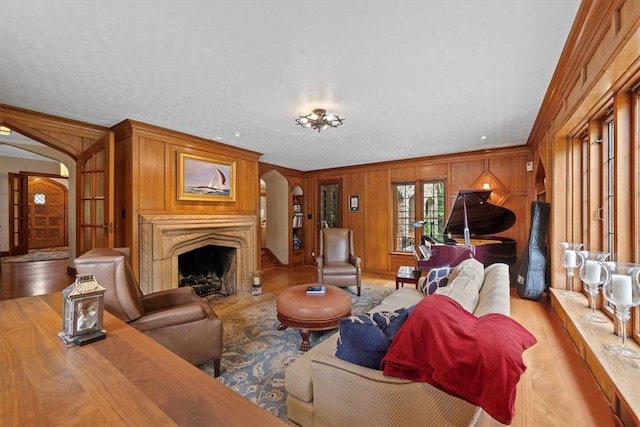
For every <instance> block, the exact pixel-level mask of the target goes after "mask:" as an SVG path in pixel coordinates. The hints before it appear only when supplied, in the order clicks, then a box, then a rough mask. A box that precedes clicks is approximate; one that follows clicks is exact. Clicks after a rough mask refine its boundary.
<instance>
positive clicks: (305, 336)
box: [300, 329, 311, 351]
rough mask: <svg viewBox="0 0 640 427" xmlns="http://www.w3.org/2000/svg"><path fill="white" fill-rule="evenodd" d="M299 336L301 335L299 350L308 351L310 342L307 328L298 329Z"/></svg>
mask: <svg viewBox="0 0 640 427" xmlns="http://www.w3.org/2000/svg"><path fill="white" fill-rule="evenodd" d="M300 336H301V337H302V343H301V344H300V351H309V349H310V348H311V343H310V342H309V330H308V329H300Z"/></svg>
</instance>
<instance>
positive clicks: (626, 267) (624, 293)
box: [602, 262, 640, 359]
mask: <svg viewBox="0 0 640 427" xmlns="http://www.w3.org/2000/svg"><path fill="white" fill-rule="evenodd" d="M607 265H608V268H609V269H610V270H611V278H610V280H609V281H608V282H607V283H605V285H604V286H603V288H602V294H603V295H604V297H605V298H606V300H607V301H609V302H611V303H612V304H614V305H615V306H616V311H615V313H616V317H617V318H618V319H619V320H620V326H621V331H620V332H621V334H622V344H619V345H618V344H616V345H613V344H609V345H605V348H606V349H607V350H608V351H610V352H611V353H614V354H617V355H619V356H624V357H629V358H632V359H640V353H638V352H637V351H634V350H632V349H630V348H629V347H627V321H628V320H629V318H630V317H631V315H630V313H629V312H630V310H631V308H632V307H635V306H636V305H638V304H640V265H638V264H630V263H623V262H612V263H607Z"/></svg>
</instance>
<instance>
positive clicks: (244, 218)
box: [140, 214, 258, 294]
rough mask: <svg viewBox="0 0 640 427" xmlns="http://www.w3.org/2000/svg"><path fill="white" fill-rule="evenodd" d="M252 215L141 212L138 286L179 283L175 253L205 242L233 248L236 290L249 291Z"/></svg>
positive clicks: (253, 266) (253, 256)
mask: <svg viewBox="0 0 640 427" xmlns="http://www.w3.org/2000/svg"><path fill="white" fill-rule="evenodd" d="M256 226H257V218H256V216H255V215H171V214H170V215H140V288H141V289H142V292H143V293H144V294H148V293H151V292H157V291H161V290H164V289H172V288H177V287H178V256H179V255H180V254H183V253H185V252H189V251H191V250H193V249H197V248H199V247H202V246H206V245H217V246H227V247H232V248H236V262H237V266H236V267H237V272H238V275H237V281H238V282H237V283H236V291H237V293H248V292H251V289H252V284H253V275H254V273H255V272H256V270H257V266H258V264H257V249H256V239H257V236H256Z"/></svg>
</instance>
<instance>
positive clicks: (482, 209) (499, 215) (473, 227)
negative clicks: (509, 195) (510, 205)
mask: <svg viewBox="0 0 640 427" xmlns="http://www.w3.org/2000/svg"><path fill="white" fill-rule="evenodd" d="M490 194H491V190H459V191H458V194H457V195H456V200H455V202H453V207H452V208H451V212H450V213H449V219H448V220H447V223H446V225H445V228H444V233H445V235H446V234H448V233H451V234H458V235H462V234H464V228H465V221H464V214H465V209H464V207H465V205H466V211H467V220H468V226H469V232H470V234H471V235H476V236H481V235H489V234H495V233H499V232H501V231H505V230H508V229H509V228H510V227H511V226H512V225H513V224H514V223H515V222H516V215H515V214H514V213H513V212H512V211H510V210H509V209H507V208H503V207H500V206H496V205H492V204H491V203H489V202H487V199H488V198H489V195H490Z"/></svg>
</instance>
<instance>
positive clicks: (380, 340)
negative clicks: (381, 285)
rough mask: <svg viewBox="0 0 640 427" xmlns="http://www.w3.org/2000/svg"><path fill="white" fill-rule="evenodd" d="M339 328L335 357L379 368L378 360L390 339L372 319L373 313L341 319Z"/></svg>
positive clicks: (383, 353) (380, 358)
mask: <svg viewBox="0 0 640 427" xmlns="http://www.w3.org/2000/svg"><path fill="white" fill-rule="evenodd" d="M339 330H340V335H339V337H338V345H337V348H336V357H338V358H339V359H342V360H346V361H347V362H351V363H355V364H356V365H360V366H366V367H367V368H371V369H380V362H381V361H382V358H383V357H384V355H385V354H386V353H387V350H388V349H389V344H390V342H391V341H390V340H389V338H388V337H387V336H386V335H385V334H384V332H382V329H380V328H379V327H378V324H377V323H376V322H375V321H374V320H373V314H370V313H365V314H359V315H357V316H350V317H347V318H344V319H341V320H340V324H339Z"/></svg>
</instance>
